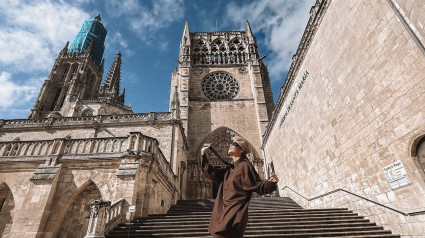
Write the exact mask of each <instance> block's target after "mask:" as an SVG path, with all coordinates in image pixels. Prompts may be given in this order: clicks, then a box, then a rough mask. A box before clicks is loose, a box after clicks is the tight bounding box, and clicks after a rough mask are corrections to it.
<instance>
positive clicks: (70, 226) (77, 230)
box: [54, 180, 102, 238]
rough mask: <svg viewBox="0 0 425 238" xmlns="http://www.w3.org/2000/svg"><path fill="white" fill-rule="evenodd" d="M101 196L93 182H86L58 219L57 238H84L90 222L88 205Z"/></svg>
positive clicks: (72, 197)
mask: <svg viewBox="0 0 425 238" xmlns="http://www.w3.org/2000/svg"><path fill="white" fill-rule="evenodd" d="M101 199H102V195H101V193H100V191H99V188H98V187H97V186H96V185H95V184H94V182H93V181H91V180H89V181H87V182H86V183H85V184H84V185H83V186H81V187H80V189H78V191H76V192H75V193H74V194H73V196H71V198H70V199H69V200H68V202H67V205H65V207H64V211H62V212H61V215H60V216H59V217H60V218H62V219H60V218H59V219H58V224H61V225H60V227H58V231H57V237H59V238H68V237H69V238H70V237H84V236H85V234H86V232H87V227H88V223H89V220H90V203H91V202H92V201H93V200H101ZM54 233H56V232H54Z"/></svg>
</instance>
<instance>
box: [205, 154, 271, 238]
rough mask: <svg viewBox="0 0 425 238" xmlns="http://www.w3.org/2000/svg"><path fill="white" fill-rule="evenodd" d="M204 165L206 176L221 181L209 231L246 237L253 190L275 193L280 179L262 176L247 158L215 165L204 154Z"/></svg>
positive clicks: (218, 182) (217, 181)
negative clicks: (225, 164) (232, 163)
mask: <svg viewBox="0 0 425 238" xmlns="http://www.w3.org/2000/svg"><path fill="white" fill-rule="evenodd" d="M202 168H203V171H204V174H205V177H207V178H209V179H211V180H212V181H214V182H216V183H217V184H220V187H219V189H218V193H217V198H216V200H215V204H214V209H213V213H212V215H211V221H210V227H209V229H208V231H209V233H210V234H213V235H214V234H224V236H226V234H227V235H228V234H232V235H231V237H243V233H244V232H245V228H246V225H247V223H248V205H249V201H250V199H251V194H252V192H256V193H258V194H260V195H263V194H267V193H271V192H273V191H274V190H276V189H277V186H276V183H274V182H270V181H263V180H261V179H260V176H259V175H258V173H257V172H256V171H255V168H254V166H253V165H252V164H251V162H249V160H247V159H240V160H238V161H236V162H235V163H234V165H233V166H227V167H226V168H214V167H213V166H212V165H210V164H209V163H208V159H207V157H206V156H205V155H203V156H202ZM229 237H230V236H229Z"/></svg>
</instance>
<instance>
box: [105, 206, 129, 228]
mask: <svg viewBox="0 0 425 238" xmlns="http://www.w3.org/2000/svg"><path fill="white" fill-rule="evenodd" d="M124 205H125V199H124V198H121V199H118V200H117V201H115V202H113V203H112V204H111V207H110V208H109V213H108V214H107V216H106V219H105V234H107V233H108V232H109V230H111V229H112V228H114V226H115V225H116V224H119V223H122V222H123V218H125V214H126V213H125V211H124Z"/></svg>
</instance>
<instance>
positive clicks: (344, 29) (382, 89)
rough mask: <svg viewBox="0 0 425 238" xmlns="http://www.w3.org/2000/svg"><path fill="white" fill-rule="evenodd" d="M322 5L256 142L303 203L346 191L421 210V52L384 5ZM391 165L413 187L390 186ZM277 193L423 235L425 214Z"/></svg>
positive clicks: (424, 124)
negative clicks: (265, 132) (398, 166)
mask: <svg viewBox="0 0 425 238" xmlns="http://www.w3.org/2000/svg"><path fill="white" fill-rule="evenodd" d="M319 2H320V1H319ZM328 2H329V1H328ZM395 2H397V3H399V4H400V5H401V6H402V8H403V7H406V5H403V4H401V2H404V1H395ZM405 2H406V4H407V2H410V1H405ZM412 2H414V4H416V5H420V6H419V7H411V8H410V7H409V9H411V15H409V14H407V16H408V17H412V18H410V19H409V20H410V22H412V24H413V25H414V26H417V29H419V28H420V26H423V25H424V24H425V22H424V21H423V20H421V19H423V17H422V18H421V17H420V14H417V13H415V12H416V11H419V9H423V5H424V3H423V2H421V1H412ZM418 2H421V4H420V3H418ZM329 4H330V5H329V7H328V9H327V10H326V12H325V13H324V15H323V19H322V22H321V23H320V25H319V27H318V29H317V32H316V33H315V35H314V38H313V40H312V42H311V44H310V45H309V46H308V47H307V48H305V51H306V54H305V58H304V60H303V61H302V62H301V63H300V65H299V68H298V72H297V73H296V74H295V77H294V81H293V82H292V86H291V87H290V89H289V90H288V91H287V96H286V99H285V100H284V102H283V104H282V107H281V109H280V110H279V111H278V112H275V113H277V117H276V120H275V123H274V125H273V128H272V129H271V133H270V134H269V136H268V138H267V141H266V142H265V143H264V144H263V148H264V152H265V155H266V158H267V161H268V163H270V161H273V163H274V167H275V169H276V171H277V174H278V176H279V178H280V181H279V186H280V188H284V187H285V186H289V187H291V188H292V189H294V190H296V191H297V192H299V193H301V194H303V195H304V196H305V197H307V198H312V197H314V196H317V195H321V194H323V193H326V192H329V191H332V190H334V189H338V188H343V189H346V190H348V191H350V192H353V193H356V194H358V195H361V196H363V197H366V198H368V199H371V200H373V201H376V202H379V203H382V204H384V205H386V206H389V207H392V208H395V209H397V210H400V211H402V212H415V211H421V210H424V208H425V181H424V179H425V175H424V171H423V169H422V168H421V167H420V166H418V163H417V161H416V158H414V155H413V154H412V148H413V147H414V146H415V145H414V143H415V141H416V142H417V140H418V138H421V137H422V136H423V135H425V121H424V109H425V94H424V92H425V57H424V54H423V52H422V51H421V48H420V47H419V46H418V45H417V43H416V42H415V41H414V39H413V38H412V35H411V34H410V33H409V32H408V30H406V27H405V25H404V24H402V23H401V21H400V19H399V18H398V17H397V15H396V13H395V12H394V10H393V9H392V8H391V6H390V4H389V3H388V1H330V3H329ZM406 12H407V10H406ZM422 15H423V14H422ZM421 34H423V32H422V33H421ZM297 57H299V55H297ZM297 57H295V58H297ZM281 96H282V95H281ZM397 161H401V162H402V164H403V166H404V168H405V170H406V172H407V175H408V178H409V180H410V183H409V184H408V185H407V186H404V187H400V188H397V189H392V187H391V186H390V184H389V182H388V180H387V178H386V176H385V174H384V171H383V168H384V167H385V166H388V165H390V164H392V163H394V162H397ZM280 193H281V195H283V196H290V197H292V198H293V199H295V200H296V201H297V202H299V203H300V204H301V205H303V206H304V207H348V208H349V209H351V210H355V211H356V212H358V213H359V214H360V215H364V216H367V217H368V218H370V219H371V220H372V221H375V222H377V223H379V224H382V225H384V227H385V228H387V229H391V230H392V231H393V232H394V233H398V234H401V235H402V236H403V237H424V234H425V228H424V227H425V223H424V221H425V219H424V215H419V216H410V217H407V216H403V215H400V214H398V213H395V212H393V211H390V210H388V209H383V208H381V207H379V206H376V205H374V204H373V203H369V202H366V201H365V200H361V199H358V198H356V197H353V196H352V195H347V194H346V193H343V192H337V193H334V194H332V195H329V196H325V197H322V198H319V199H316V200H314V201H312V202H307V201H306V200H304V199H303V198H301V197H300V196H298V195H297V194H295V193H293V192H291V191H290V190H288V189H286V190H281V191H280Z"/></svg>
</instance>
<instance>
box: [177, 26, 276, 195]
mask: <svg viewBox="0 0 425 238" xmlns="http://www.w3.org/2000/svg"><path fill="white" fill-rule="evenodd" d="M178 63H179V66H178V68H177V69H176V70H175V71H174V72H173V74H172V80H171V88H174V90H175V92H176V94H177V97H178V99H179V105H178V108H179V112H180V119H181V120H182V123H183V125H184V128H186V130H187V131H186V133H187V138H188V145H189V151H188V155H187V156H188V157H187V165H188V175H187V180H188V182H187V196H188V198H191V199H196V198H204V199H207V198H211V197H215V193H216V190H217V188H216V185H214V184H213V183H212V182H210V181H209V180H205V179H204V178H203V176H202V174H201V173H200V168H199V167H198V164H199V163H198V160H199V155H200V149H201V148H202V146H203V145H204V144H207V143H208V144H211V145H212V146H213V147H214V148H215V149H216V150H217V151H218V152H219V154H220V155H221V156H222V157H224V158H225V159H227V160H230V157H229V156H228V154H227V149H228V147H229V143H230V139H231V137H232V136H235V135H238V136H241V137H243V138H246V139H247V140H248V141H249V142H250V143H251V145H252V147H253V153H252V154H250V155H249V157H250V159H251V162H252V163H254V165H255V166H256V168H257V171H259V172H260V174H261V175H262V174H263V173H262V171H263V155H262V153H261V148H260V146H261V142H262V134H263V133H264V131H265V128H266V126H267V124H268V122H269V118H270V117H271V114H272V111H273V108H274V103H273V95H272V91H271V86H270V79H269V76H268V71H267V67H266V66H265V65H264V64H263V62H262V58H260V57H259V53H258V48H257V42H256V39H255V37H254V35H253V33H252V31H251V27H250V25H249V22H248V21H247V22H246V30H245V31H224V32H190V31H189V24H188V23H187V22H186V25H185V28H184V31H183V36H182V39H181V43H180V57H179V62H178ZM170 98H173V97H170ZM210 157H212V161H211V162H212V163H213V164H214V165H216V166H222V164H221V163H220V162H219V160H218V159H217V158H215V156H214V154H210Z"/></svg>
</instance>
